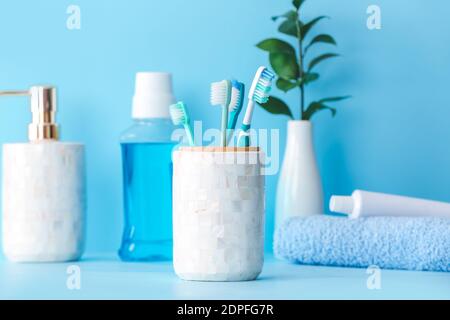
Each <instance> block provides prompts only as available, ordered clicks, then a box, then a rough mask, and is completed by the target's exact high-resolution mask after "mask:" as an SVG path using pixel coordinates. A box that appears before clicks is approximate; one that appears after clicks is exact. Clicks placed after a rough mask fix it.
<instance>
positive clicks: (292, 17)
mask: <svg viewBox="0 0 450 320" xmlns="http://www.w3.org/2000/svg"><path fill="white" fill-rule="evenodd" d="M297 17H298V14H297V11H295V10H289V11H288V12H286V13H285V14H282V15H280V16H273V17H272V20H273V21H277V20H278V19H280V18H286V19H288V20H294V21H295V20H297Z"/></svg>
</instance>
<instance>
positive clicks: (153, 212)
mask: <svg viewBox="0 0 450 320" xmlns="http://www.w3.org/2000/svg"><path fill="white" fill-rule="evenodd" d="M174 102H175V98H174V96H173V94H172V77H171V75H170V74H168V73H155V72H140V73H138V74H137V75H136V89H135V95H134V98H133V111H132V117H133V121H134V123H133V125H132V126H131V127H130V128H129V129H127V130H126V131H125V132H124V133H123V134H122V136H121V138H120V144H121V149H122V164H123V196H124V216H125V221H124V231H123V237H122V245H121V247H120V249H119V256H120V258H121V259H122V260H125V261H152V260H170V259H171V258H172V149H173V148H174V146H175V144H174V143H173V142H172V141H171V135H172V131H173V130H174V127H173V125H172V121H171V120H170V114H169V106H170V105H171V104H173V103H174Z"/></svg>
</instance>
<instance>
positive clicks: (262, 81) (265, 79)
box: [253, 68, 275, 103]
mask: <svg viewBox="0 0 450 320" xmlns="http://www.w3.org/2000/svg"><path fill="white" fill-rule="evenodd" d="M274 77H275V75H274V74H273V73H272V72H271V71H270V70H268V69H267V68H266V69H264V70H263V72H261V76H260V77H259V79H258V83H257V84H256V88H255V92H254V93H253V100H254V101H256V102H258V103H266V102H267V100H268V99H269V92H270V90H271V89H272V80H273V78H274Z"/></svg>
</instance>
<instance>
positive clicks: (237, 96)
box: [227, 80, 245, 144]
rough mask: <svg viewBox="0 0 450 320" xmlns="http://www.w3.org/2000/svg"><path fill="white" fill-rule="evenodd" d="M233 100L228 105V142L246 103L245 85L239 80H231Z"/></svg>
mask: <svg viewBox="0 0 450 320" xmlns="http://www.w3.org/2000/svg"><path fill="white" fill-rule="evenodd" d="M231 86H232V88H231V102H230V105H229V107H228V112H229V115H228V127H227V128H228V130H229V134H228V137H227V144H228V143H229V141H230V139H231V137H232V136H233V133H234V130H235V129H236V123H237V120H238V118H239V114H240V113H241V110H242V106H243V104H244V95H245V85H244V84H243V83H241V82H239V81H237V80H232V81H231Z"/></svg>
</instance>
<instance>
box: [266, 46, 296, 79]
mask: <svg viewBox="0 0 450 320" xmlns="http://www.w3.org/2000/svg"><path fill="white" fill-rule="evenodd" d="M269 60H270V64H271V66H272V68H273V70H274V71H275V73H276V74H277V75H278V76H279V77H281V78H284V79H288V80H293V79H297V78H298V74H299V71H298V69H299V68H298V63H297V57H296V56H295V55H293V54H291V53H287V52H271V53H270V55H269Z"/></svg>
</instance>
